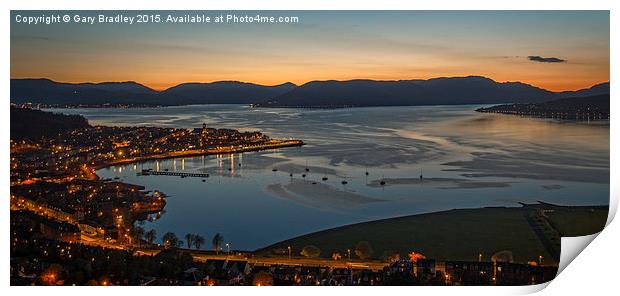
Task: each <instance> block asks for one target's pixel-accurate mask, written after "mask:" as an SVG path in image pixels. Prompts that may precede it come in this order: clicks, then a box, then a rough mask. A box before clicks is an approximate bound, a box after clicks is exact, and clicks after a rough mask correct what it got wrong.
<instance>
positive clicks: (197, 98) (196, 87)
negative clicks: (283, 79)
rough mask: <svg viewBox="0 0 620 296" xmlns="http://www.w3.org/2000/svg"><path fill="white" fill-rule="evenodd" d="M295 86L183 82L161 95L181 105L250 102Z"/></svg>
mask: <svg viewBox="0 0 620 296" xmlns="http://www.w3.org/2000/svg"><path fill="white" fill-rule="evenodd" d="M295 87H296V85H295V84H293V83H290V82H288V83H284V84H280V85H276V86H264V85H258V84H253V83H245V82H237V81H220V82H212V83H183V84H179V85H177V86H175V87H171V88H169V89H167V90H165V91H163V92H161V93H160V97H163V98H166V99H168V100H170V101H172V102H176V103H178V104H181V105H187V104H231V103H234V104H250V103H256V102H261V101H264V100H266V99H268V98H271V97H274V96H278V95H281V94H284V93H286V92H288V91H290V90H292V89H293V88H295ZM170 101H169V102H170Z"/></svg>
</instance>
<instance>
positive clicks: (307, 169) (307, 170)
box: [306, 160, 310, 172]
mask: <svg viewBox="0 0 620 296" xmlns="http://www.w3.org/2000/svg"><path fill="white" fill-rule="evenodd" d="M309 171H310V169H309V168H308V161H307V160H306V172H309Z"/></svg>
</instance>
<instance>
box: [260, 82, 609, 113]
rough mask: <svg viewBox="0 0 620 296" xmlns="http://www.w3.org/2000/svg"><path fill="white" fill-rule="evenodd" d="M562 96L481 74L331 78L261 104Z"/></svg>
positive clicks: (441, 101) (514, 100) (524, 99)
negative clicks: (399, 77)
mask: <svg viewBox="0 0 620 296" xmlns="http://www.w3.org/2000/svg"><path fill="white" fill-rule="evenodd" d="M608 89H609V86H608V83H607V90H608ZM597 91H599V88H597V89H590V92H589V93H588V91H586V90H584V91H578V92H571V93H572V95H573V96H579V95H580V94H584V95H588V94H591V93H595V92H597ZM607 92H608V91H607ZM565 95H566V94H565ZM559 96H560V95H559V94H558V93H555V92H551V91H548V90H545V89H542V88H538V87H535V86H532V85H529V84H525V83H521V82H496V81H494V80H492V79H489V78H486V77H480V76H468V77H453V78H434V79H428V80H398V81H376V80H349V81H334V80H330V81H313V82H309V83H306V84H304V85H301V86H299V87H297V88H295V89H293V90H292V91H290V92H288V93H286V94H283V95H281V96H278V97H275V98H273V99H271V100H269V101H267V102H266V103H264V104H261V106H272V107H329V106H333V107H338V106H408V105H458V104H498V103H526V102H527V103H535V102H543V101H547V100H551V99H554V98H558V97H559Z"/></svg>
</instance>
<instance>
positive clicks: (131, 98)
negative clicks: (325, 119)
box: [11, 79, 295, 106]
mask: <svg viewBox="0 0 620 296" xmlns="http://www.w3.org/2000/svg"><path fill="white" fill-rule="evenodd" d="M294 87H295V85H294V84H292V83H285V84H281V85H276V86H264V85H258V84H252V83H244V82H236V81H221V82H213V83H184V84H180V85H177V86H175V87H172V88H169V89H167V90H164V91H156V90H153V89H151V88H148V87H146V86H144V85H141V84H139V83H136V82H104V83H62V82H55V81H52V80H49V79H11V102H12V103H27V102H31V103H41V104H48V105H52V104H57V105H71V104H73V105H77V104H84V105H103V104H113V105H114V104H128V105H129V104H140V105H164V106H167V105H189V104H249V103H253V102H260V101H264V100H266V99H268V98H270V97H274V96H278V95H281V94H283V93H285V92H288V91H290V90H291V89H293V88H294Z"/></svg>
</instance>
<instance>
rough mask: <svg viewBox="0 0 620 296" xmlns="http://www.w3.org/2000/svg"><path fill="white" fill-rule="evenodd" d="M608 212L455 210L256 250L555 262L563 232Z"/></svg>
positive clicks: (580, 230) (583, 227) (572, 232)
mask: <svg viewBox="0 0 620 296" xmlns="http://www.w3.org/2000/svg"><path fill="white" fill-rule="evenodd" d="M607 213H608V207H607V206H583V207H581V206H579V207H576V206H557V205H552V204H546V203H539V204H527V205H523V206H522V207H515V208H480V209H456V210H450V211H444V212H436V213H429V214H421V215H413V216H405V217H398V218H391V219H384V220H378V221H371V222H365V223H359V224H353V225H347V226H342V227H337V228H333V229H328V230H324V231H319V232H315V233H311V234H307V235H303V236H300V237H296V238H293V239H290V240H286V241H283V242H280V243H277V244H274V245H272V246H269V247H266V248H264V249H261V250H257V252H256V253H257V254H262V255H269V254H278V253H282V252H283V251H286V250H287V248H288V247H289V246H290V247H291V248H292V249H293V250H295V251H297V252H299V251H300V250H302V249H303V248H304V247H307V246H314V247H316V248H317V249H319V250H320V253H319V255H318V256H321V257H331V256H332V255H333V254H335V253H339V254H340V255H341V256H343V257H347V256H348V251H347V250H350V252H351V256H352V257H359V255H361V254H358V253H360V248H362V249H363V252H365V253H366V254H365V256H367V257H368V258H374V259H383V260H385V259H387V258H390V257H394V256H395V255H399V256H401V257H402V256H406V255H407V254H410V253H411V252H416V253H421V254H423V255H424V256H425V257H427V258H433V259H437V260H463V261H476V260H478V259H479V256H480V255H481V257H482V260H484V261H490V260H491V257H492V256H493V255H494V254H497V253H499V252H503V251H508V252H509V253H511V254H512V257H513V260H514V262H520V263H528V262H539V261H542V262H543V263H546V264H557V263H558V260H559V256H560V237H561V236H581V235H587V234H593V233H596V232H599V231H601V230H602V229H603V227H604V226H605V221H606V220H607ZM311 248H312V247H311ZM369 249H370V250H369ZM503 253H504V254H505V253H506V252H503ZM539 256H542V260H540V259H541V258H540V257H539Z"/></svg>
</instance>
